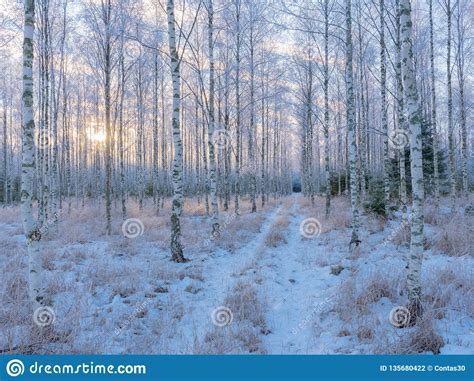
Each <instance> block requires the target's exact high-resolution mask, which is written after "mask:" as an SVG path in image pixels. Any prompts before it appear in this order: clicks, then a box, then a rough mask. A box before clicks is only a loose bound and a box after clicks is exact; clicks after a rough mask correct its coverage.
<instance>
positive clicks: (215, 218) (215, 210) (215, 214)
mask: <svg viewBox="0 0 474 381" xmlns="http://www.w3.org/2000/svg"><path fill="white" fill-rule="evenodd" d="M212 1H213V0H209V3H208V10H207V12H208V22H209V24H208V44H209V128H208V143H209V144H208V145H209V181H210V188H211V210H212V234H213V235H216V234H219V206H218V205H217V180H216V155H215V147H214V143H213V141H212V138H213V135H214V130H215V115H214V91H215V80H214V24H213V22H214V20H213V19H214V9H213V5H212Z"/></svg>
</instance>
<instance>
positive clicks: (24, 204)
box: [21, 0, 44, 309]
mask: <svg viewBox="0 0 474 381" xmlns="http://www.w3.org/2000/svg"><path fill="white" fill-rule="evenodd" d="M24 17H25V20H24V22H25V24H24V31H23V32H24V36H23V95H22V103H23V112H22V138H23V141H22V162H21V215H22V220H23V229H24V231H25V237H26V243H27V250H28V267H29V279H28V280H29V289H28V291H29V298H30V301H31V302H32V303H33V307H34V308H35V309H36V308H37V307H38V306H40V305H43V304H44V287H43V284H42V279H41V276H42V264H41V258H40V240H41V233H40V231H39V229H38V227H37V223H36V221H35V218H34V216H33V203H32V197H33V179H34V176H35V144H34V134H35V121H34V108H33V55H34V49H33V37H34V28H35V1H34V0H25V1H24Z"/></svg>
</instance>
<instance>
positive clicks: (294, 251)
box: [0, 195, 474, 354]
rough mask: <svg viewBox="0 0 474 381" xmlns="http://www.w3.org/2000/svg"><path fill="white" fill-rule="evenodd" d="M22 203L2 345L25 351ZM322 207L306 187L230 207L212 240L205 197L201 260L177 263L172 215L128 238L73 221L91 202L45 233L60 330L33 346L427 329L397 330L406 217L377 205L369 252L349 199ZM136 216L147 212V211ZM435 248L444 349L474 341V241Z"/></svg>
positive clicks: (358, 346)
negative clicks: (305, 230) (253, 209)
mask: <svg viewBox="0 0 474 381" xmlns="http://www.w3.org/2000/svg"><path fill="white" fill-rule="evenodd" d="M12 209H13V208H11V209H10V210H8V211H5V210H4V211H3V212H1V213H4V214H3V215H2V217H4V218H2V220H3V222H2V223H1V224H0V242H1V245H2V247H3V250H2V251H1V252H0V270H1V274H2V278H5V280H4V281H2V286H1V288H0V297H1V298H2V307H1V309H0V327H1V329H0V348H13V347H17V346H19V348H20V349H17V351H22V349H21V348H26V347H22V346H25V345H27V344H28V343H30V340H31V332H33V331H34V330H33V328H34V326H33V324H32V323H31V317H30V315H29V311H28V307H27V303H26V290H25V285H26V276H27V274H26V258H25V249H24V238H23V236H22V235H21V224H20V222H19V221H18V220H17V219H16V218H15V217H11V216H12V215H14V212H12ZM90 209H91V211H90V212H89V213H91V214H92V215H94V214H96V210H95V209H94V207H90ZM323 211H324V208H323V200H322V199H317V201H316V205H315V206H314V207H312V206H311V205H309V204H308V203H307V201H305V200H303V199H302V197H301V196H300V195H292V196H291V197H288V198H286V199H281V200H276V201H273V202H272V203H270V204H269V205H267V207H266V208H265V210H262V211H259V212H258V213H257V214H250V213H248V212H247V210H246V209H245V207H243V211H242V215H241V216H235V215H234V216H232V212H230V211H229V212H227V214H225V213H224V214H223V215H222V216H221V218H222V219H223V220H224V219H225V218H227V221H228V222H227V223H226V224H225V225H224V229H223V233H222V236H221V237H219V238H217V239H216V240H211V241H210V243H209V240H208V242H207V243H205V241H206V239H207V238H208V234H209V232H210V225H209V223H208V221H207V219H206V218H205V217H203V215H202V213H201V212H200V209H199V208H197V209H196V210H194V211H190V210H188V211H187V212H186V211H185V225H184V229H183V231H184V232H185V242H186V243H187V244H185V248H186V251H185V254H186V256H187V257H188V258H189V259H190V262H188V263H185V264H177V263H174V262H171V261H170V258H169V257H170V256H169V252H168V250H167V248H166V243H167V242H166V240H165V238H161V237H165V236H166V235H167V225H166V220H167V218H168V215H166V213H163V214H162V215H161V216H159V217H156V216H154V215H152V214H150V215H143V216H142V219H143V221H144V222H145V223H144V225H145V232H144V234H143V235H142V236H140V237H138V238H136V239H127V238H124V237H123V236H121V235H120V226H116V227H115V228H116V229H115V230H116V233H115V234H114V235H113V236H112V237H110V238H107V237H104V236H102V235H101V233H100V228H99V227H100V226H101V225H100V224H101V223H102V222H103V221H101V220H100V219H98V218H92V221H94V222H91V223H90V224H89V226H88V227H87V230H88V232H87V234H86V233H84V232H82V231H81V230H79V231H78V232H76V233H74V232H73V229H74V226H75V224H76V225H80V226H81V227H77V228H76V229H82V224H83V222H79V221H77V219H78V218H79V217H78V215H80V216H81V221H83V220H85V219H86V217H87V213H86V212H81V213H82V214H74V213H73V214H72V215H71V217H68V216H67V214H64V215H63V218H64V221H62V223H61V226H63V227H60V231H59V232H58V233H52V234H51V236H50V237H49V238H48V240H46V241H45V242H44V245H45V248H44V253H43V254H44V257H45V264H46V265H45V268H46V269H47V271H45V282H46V284H47V290H48V293H49V295H51V298H52V306H53V308H54V311H55V315H56V320H55V323H54V324H53V328H54V333H55V335H57V336H60V337H61V340H57V341H56V342H54V343H51V342H48V340H46V341H45V343H43V345H41V346H40V347H37V348H35V349H33V350H34V351H36V352H41V353H50V352H53V353H254V352H256V353H269V354H317V353H319V354H334V353H394V351H395V352H397V351H400V350H401V349H399V348H400V346H401V347H403V346H402V344H401V343H405V342H406V340H409V339H410V337H411V336H412V335H415V334H416V328H413V327H411V328H404V329H400V328H396V327H394V326H392V325H391V324H390V321H389V314H390V311H391V310H392V308H394V307H396V306H403V305H406V301H407V300H406V294H405V291H404V282H405V280H404V279H405V259H404V258H406V255H407V253H408V247H407V246H406V245H403V244H399V245H396V244H395V240H392V239H391V238H390V239H389V238H387V237H390V234H391V233H392V231H393V230H394V229H396V228H397V226H399V225H400V215H398V214H395V216H394V219H393V220H389V221H388V222H387V223H386V224H384V223H383V221H380V220H378V219H377V218H375V217H373V216H364V217H363V228H362V230H361V237H363V242H362V247H361V250H360V252H359V253H356V254H350V253H349V252H348V241H349V237H350V234H349V233H350V228H349V226H348V221H349V220H350V217H349V216H348V213H349V209H348V204H347V200H346V199H345V198H344V197H340V198H336V199H334V200H333V213H332V215H331V217H330V218H329V219H326V218H325V217H324V215H323V213H324V212H323ZM131 214H132V215H134V216H138V217H139V216H140V212H139V211H136V210H132V211H131ZM145 214H146V213H145ZM306 218H317V219H318V220H319V221H320V222H321V232H320V234H319V235H317V236H315V237H313V238H309V239H308V238H305V237H303V236H302V234H301V224H302V223H303V221H304V220H305V219H306ZM63 228H64V229H65V230H64V231H63V230H61V229H63ZM275 232H276V233H278V234H281V235H282V237H283V238H282V239H281V240H278V241H275V242H273V241H272V243H271V244H270V243H269V241H268V239H269V238H268V237H269V236H270V233H275ZM426 232H427V237H428V239H431V238H432V237H435V236H439V232H440V227H439V226H433V225H427V229H426ZM74 237H76V238H74ZM430 237H431V238H430ZM79 242H81V243H79ZM209 245H211V247H207V246H209ZM435 246H436V245H432V247H431V248H429V249H428V250H426V252H425V258H424V262H423V272H422V280H423V288H424V294H426V296H427V297H429V298H431V299H430V301H431V302H432V303H431V304H432V305H428V307H427V311H428V312H429V313H433V314H434V315H433V316H434V317H433V319H432V322H433V326H434V331H435V332H436V334H437V335H440V336H441V337H442V339H443V344H444V345H443V346H442V347H441V349H440V352H441V353H442V354H459V353H472V352H473V349H474V329H473V327H474V319H473V315H472V313H473V311H472V310H473V302H472V300H473V298H472V292H473V290H472V282H473V277H472V269H473V268H474V267H473V256H472V253H470V255H464V256H461V257H455V256H448V255H446V254H444V253H443V252H441V251H440V250H439V249H436V248H435ZM337 266H340V267H339V268H337ZM236 290H246V291H245V292H248V295H247V294H246V295H240V296H241V299H239V297H238V295H237V296H236V295H235V293H236ZM253 291H255V295H253ZM246 298H247V299H246ZM254 298H255V299H254ZM229 303H233V304H232V306H233V308H234V309H235V308H236V307H235V306H237V308H236V309H237V310H234V311H231V312H232V314H233V320H232V322H231V323H230V324H229V325H224V326H222V327H220V326H217V325H215V324H214V323H213V312H214V311H215V310H216V309H217V308H220V307H226V308H227V307H228V305H227V304H229ZM236 303H237V304H236ZM239 303H242V304H241V305H240V304H239ZM245 303H247V304H245ZM248 303H250V305H251V306H252V307H255V310H252V311H242V310H241V309H239V308H240V307H239V306H241V308H247V309H248ZM260 312H261V314H262V316H261V317H260ZM252 314H255V316H253V315H252ZM253 336H255V338H253ZM250 337H252V340H250ZM23 351H26V349H23ZM422 353H431V352H429V350H428V351H424V352H422Z"/></svg>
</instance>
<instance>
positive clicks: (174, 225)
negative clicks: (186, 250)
mask: <svg viewBox="0 0 474 381" xmlns="http://www.w3.org/2000/svg"><path fill="white" fill-rule="evenodd" d="M166 14H167V18H168V45H169V53H170V61H171V80H172V82H173V114H172V119H171V124H172V128H173V148H174V157H173V176H172V179H173V201H172V207H171V259H172V260H173V261H175V262H178V263H181V262H186V259H185V258H184V255H183V246H182V244H181V214H182V211H183V147H182V142H181V130H180V106H181V76H180V59H179V56H178V50H177V46H176V27H175V17H174V0H168V3H167V6H166Z"/></svg>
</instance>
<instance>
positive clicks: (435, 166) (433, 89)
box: [429, 0, 439, 209]
mask: <svg viewBox="0 0 474 381" xmlns="http://www.w3.org/2000/svg"><path fill="white" fill-rule="evenodd" d="M429 19H430V74H431V126H432V130H433V187H434V196H435V206H436V209H438V206H439V165H438V146H439V142H438V127H437V115H436V114H437V112H436V82H435V64H434V54H435V53H434V31H433V0H430V2H429Z"/></svg>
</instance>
